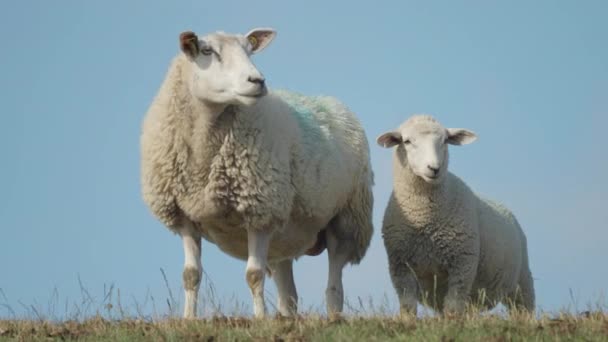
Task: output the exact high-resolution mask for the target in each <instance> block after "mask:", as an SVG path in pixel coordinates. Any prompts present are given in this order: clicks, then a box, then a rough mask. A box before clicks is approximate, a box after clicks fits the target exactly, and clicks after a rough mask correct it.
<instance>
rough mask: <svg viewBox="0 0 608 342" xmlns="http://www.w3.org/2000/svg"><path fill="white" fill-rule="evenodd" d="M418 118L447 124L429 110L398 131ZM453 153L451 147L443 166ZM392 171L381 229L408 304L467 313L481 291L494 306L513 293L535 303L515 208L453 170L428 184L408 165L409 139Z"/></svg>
mask: <svg viewBox="0 0 608 342" xmlns="http://www.w3.org/2000/svg"><path fill="white" fill-rule="evenodd" d="M412 124H416V125H422V126H424V127H425V128H424V129H425V130H426V131H430V130H436V129H441V130H444V128H443V127H441V126H440V124H439V123H438V122H437V121H436V120H435V119H433V118H432V117H428V116H417V117H414V118H413V119H411V120H409V121H407V122H406V123H404V124H403V125H402V126H401V127H400V129H399V130H400V131H403V130H404V128H406V127H407V126H408V125H412ZM416 129H418V128H416ZM447 159H448V155H447V149H446V155H445V161H444V164H445V165H444V166H443V167H444V168H447ZM446 172H447V169H446ZM393 173H394V190H393V193H392V194H391V197H390V200H389V203H388V207H387V208H386V211H385V215H384V222H383V227H382V234H383V239H384V244H385V246H386V250H387V254H388V259H389V267H390V273H391V278H392V281H393V284H394V286H395V289H396V291H397V293H398V295H399V297H400V301H401V306H402V309H404V310H409V311H414V312H415V311H416V309H415V305H416V301H425V302H426V303H427V304H429V305H431V306H434V307H435V308H437V309H439V310H443V309H444V308H445V309H448V310H454V311H461V310H462V309H463V304H464V303H465V302H466V301H468V300H474V301H478V300H479V297H478V295H479V293H480V292H483V293H484V295H485V297H484V300H483V301H484V303H483V304H485V305H487V307H492V306H493V305H495V304H496V302H497V301H503V303H504V302H505V299H506V300H507V302H508V301H509V300H510V301H511V302H512V303H514V304H517V305H518V306H519V307H524V308H526V309H530V310H532V309H533V308H534V288H533V286H534V285H533V280H532V275H531V272H530V269H529V265H528V252H527V242H526V237H525V235H524V233H523V231H522V229H521V227H520V225H519V223H518V222H517V220H516V219H515V217H514V216H513V214H512V213H511V212H510V211H509V210H508V209H506V208H505V207H503V206H501V205H499V204H497V203H495V202H492V201H489V200H485V199H482V198H480V197H479V196H478V195H476V194H475V193H473V192H472V191H471V189H470V188H469V187H468V186H467V185H466V184H465V183H464V182H463V181H462V180H461V179H460V178H458V177H457V176H455V175H454V174H452V173H449V172H447V173H446V175H445V177H444V178H443V180H442V182H441V183H440V184H436V185H432V184H429V183H427V182H425V181H424V180H423V179H422V178H421V177H419V176H417V175H415V174H414V173H413V172H412V171H411V169H410V168H409V167H408V159H407V156H406V148H405V147H404V144H403V143H400V144H398V146H397V148H395V152H394V168H393ZM463 292H464V293H463ZM516 292H517V293H516ZM507 304H508V303H507Z"/></svg>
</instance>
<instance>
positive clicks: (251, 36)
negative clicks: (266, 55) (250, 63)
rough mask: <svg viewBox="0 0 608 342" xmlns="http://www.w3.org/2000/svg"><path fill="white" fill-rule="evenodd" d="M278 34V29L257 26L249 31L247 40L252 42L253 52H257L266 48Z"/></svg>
mask: <svg viewBox="0 0 608 342" xmlns="http://www.w3.org/2000/svg"><path fill="white" fill-rule="evenodd" d="M276 35H277V31H275V30H273V29H271V28H256V29H253V30H251V31H249V33H247V41H248V42H249V44H251V52H252V53H256V52H259V51H262V50H264V48H265V47H266V46H268V44H270V42H271V41H272V40H273V39H274V37H275V36H276Z"/></svg>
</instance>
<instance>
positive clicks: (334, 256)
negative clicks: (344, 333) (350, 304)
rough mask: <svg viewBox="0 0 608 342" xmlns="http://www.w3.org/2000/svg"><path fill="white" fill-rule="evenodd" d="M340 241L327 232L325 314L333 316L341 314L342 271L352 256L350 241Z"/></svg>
mask: <svg viewBox="0 0 608 342" xmlns="http://www.w3.org/2000/svg"><path fill="white" fill-rule="evenodd" d="M347 242H348V243H344V241H340V240H339V239H338V237H337V236H336V235H335V233H334V232H333V231H332V230H330V229H328V230H327V255H328V258H329V275H328V277H327V290H326V291H325V297H326V301H327V314H329V315H335V314H339V313H341V312H342V309H343V306H344V289H343V287H342V270H343V269H344V266H345V265H346V263H348V261H349V260H350V257H351V255H352V253H351V247H350V243H351V241H347Z"/></svg>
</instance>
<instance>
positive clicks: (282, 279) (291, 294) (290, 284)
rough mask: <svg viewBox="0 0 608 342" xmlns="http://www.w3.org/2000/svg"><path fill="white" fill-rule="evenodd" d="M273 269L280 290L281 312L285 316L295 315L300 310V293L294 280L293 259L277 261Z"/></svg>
mask: <svg viewBox="0 0 608 342" xmlns="http://www.w3.org/2000/svg"><path fill="white" fill-rule="evenodd" d="M272 271H273V275H272V276H273V278H274V282H275V284H276V285H277V291H278V292H279V312H280V313H281V315H283V316H293V315H295V314H296V313H297V312H298V293H297V291H296V285H295V283H294V281H293V260H291V259H289V260H283V261H280V262H278V263H276V264H275V265H273V267H272Z"/></svg>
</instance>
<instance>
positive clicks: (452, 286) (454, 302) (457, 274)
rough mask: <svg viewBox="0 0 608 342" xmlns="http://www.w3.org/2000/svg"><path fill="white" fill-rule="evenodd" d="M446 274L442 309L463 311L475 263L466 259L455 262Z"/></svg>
mask: <svg viewBox="0 0 608 342" xmlns="http://www.w3.org/2000/svg"><path fill="white" fill-rule="evenodd" d="M457 264H458V265H459V266H458V267H455V268H454V269H452V270H451V271H450V273H449V274H448V292H447V294H446V296H445V300H444V311H445V312H446V313H456V314H459V313H463V312H464V311H465V309H466V306H467V302H468V300H469V296H470V294H471V289H472V288H473V281H475V275H476V273H477V263H476V262H475V261H473V260H470V259H466V260H461V261H460V262H458V263H457Z"/></svg>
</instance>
